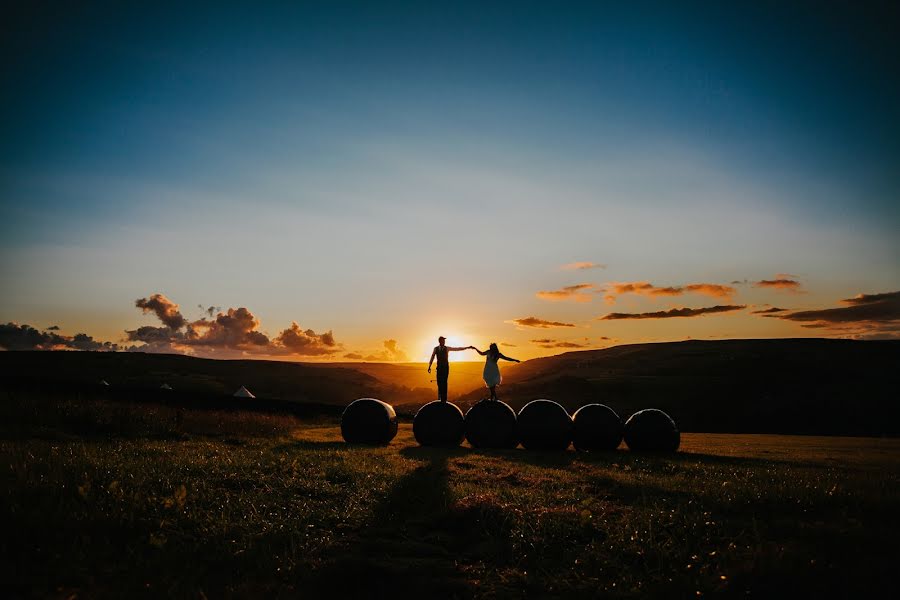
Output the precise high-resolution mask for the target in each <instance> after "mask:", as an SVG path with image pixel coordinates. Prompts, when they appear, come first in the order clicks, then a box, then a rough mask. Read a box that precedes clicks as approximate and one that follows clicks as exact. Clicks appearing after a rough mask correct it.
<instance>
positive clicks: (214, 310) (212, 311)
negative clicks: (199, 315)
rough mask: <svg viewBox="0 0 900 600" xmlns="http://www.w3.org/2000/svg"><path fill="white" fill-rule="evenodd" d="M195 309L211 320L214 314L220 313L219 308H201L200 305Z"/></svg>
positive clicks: (220, 308)
mask: <svg viewBox="0 0 900 600" xmlns="http://www.w3.org/2000/svg"><path fill="white" fill-rule="evenodd" d="M197 308H199V309H200V310H202V311H203V312H205V313H206V316H208V317H209V318H212V317H213V315H215V314H216V313H219V312H222V307H221V306H203V305H202V304H198V305H197Z"/></svg>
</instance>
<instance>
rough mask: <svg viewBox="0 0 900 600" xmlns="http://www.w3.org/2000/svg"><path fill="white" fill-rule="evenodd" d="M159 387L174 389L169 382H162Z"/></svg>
mask: <svg viewBox="0 0 900 600" xmlns="http://www.w3.org/2000/svg"><path fill="white" fill-rule="evenodd" d="M159 389H161V390H171V389H172V386H171V385H169V384H168V383H164V384H162V385H161V386H159Z"/></svg>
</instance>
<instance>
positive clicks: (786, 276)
mask: <svg viewBox="0 0 900 600" xmlns="http://www.w3.org/2000/svg"><path fill="white" fill-rule="evenodd" d="M775 279H800V276H799V275H791V274H790V273H776V274H775Z"/></svg>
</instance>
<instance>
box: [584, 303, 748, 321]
mask: <svg viewBox="0 0 900 600" xmlns="http://www.w3.org/2000/svg"><path fill="white" fill-rule="evenodd" d="M745 308H747V307H746V306H744V305H736V304H728V305H722V306H708V307H705V308H673V309H671V310H660V311H657V312H646V313H609V314H608V315H606V316H604V317H600V320H601V321H614V320H620V319H669V318H673V317H700V316H702V315H709V314H716V313H725V312H732V311H736V310H743V309H745Z"/></svg>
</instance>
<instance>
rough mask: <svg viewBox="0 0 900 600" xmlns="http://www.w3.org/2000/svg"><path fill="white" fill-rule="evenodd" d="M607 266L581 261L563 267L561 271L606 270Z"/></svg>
mask: <svg viewBox="0 0 900 600" xmlns="http://www.w3.org/2000/svg"><path fill="white" fill-rule="evenodd" d="M605 268H606V265H604V264H602V263H594V262H588V261H579V262H573V263H567V264H565V265H562V266H561V267H560V269H562V270H564V271H585V270H587V269H605Z"/></svg>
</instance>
